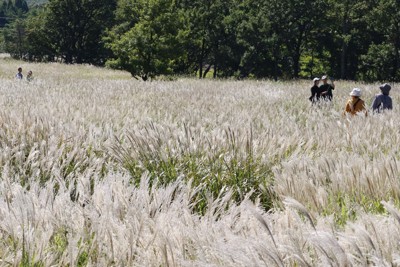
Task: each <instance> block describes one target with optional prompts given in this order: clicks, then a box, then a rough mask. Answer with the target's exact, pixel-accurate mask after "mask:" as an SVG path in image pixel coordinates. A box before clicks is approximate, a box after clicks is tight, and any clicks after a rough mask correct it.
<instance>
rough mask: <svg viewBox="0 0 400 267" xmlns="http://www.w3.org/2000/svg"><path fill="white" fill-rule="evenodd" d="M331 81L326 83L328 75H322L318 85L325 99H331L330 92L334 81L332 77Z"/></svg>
mask: <svg viewBox="0 0 400 267" xmlns="http://www.w3.org/2000/svg"><path fill="white" fill-rule="evenodd" d="M330 80H331V83H330V84H329V83H328V76H327V75H324V76H322V78H321V81H322V84H321V86H320V87H319V89H320V91H321V96H322V97H323V98H324V99H325V100H329V101H331V100H332V98H333V94H332V90H335V83H334V82H333V80H332V79H330Z"/></svg>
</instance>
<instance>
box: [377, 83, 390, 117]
mask: <svg viewBox="0 0 400 267" xmlns="http://www.w3.org/2000/svg"><path fill="white" fill-rule="evenodd" d="M379 89H381V93H380V94H378V95H375V98H374V101H373V102H372V111H373V112H376V113H379V112H381V111H383V110H391V109H393V104H392V98H391V97H390V96H389V92H390V89H392V87H391V86H390V85H389V84H387V83H385V84H382V85H381V86H379Z"/></svg>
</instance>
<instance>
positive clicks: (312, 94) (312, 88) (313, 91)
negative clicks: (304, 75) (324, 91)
mask: <svg viewBox="0 0 400 267" xmlns="http://www.w3.org/2000/svg"><path fill="white" fill-rule="evenodd" d="M316 94H317V92H316V91H315V90H314V86H313V87H311V96H310V98H308V99H309V100H310V101H314V99H315V96H316Z"/></svg>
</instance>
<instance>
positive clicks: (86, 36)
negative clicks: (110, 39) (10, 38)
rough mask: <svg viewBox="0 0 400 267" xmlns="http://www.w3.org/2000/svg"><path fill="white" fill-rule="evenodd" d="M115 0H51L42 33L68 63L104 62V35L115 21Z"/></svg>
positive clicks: (58, 54)
mask: <svg viewBox="0 0 400 267" xmlns="http://www.w3.org/2000/svg"><path fill="white" fill-rule="evenodd" d="M115 7H116V0H50V1H49V2H48V3H47V5H46V15H45V17H44V20H45V27H44V29H43V30H44V33H43V35H44V36H46V39H48V40H49V41H50V42H51V43H52V45H53V49H54V51H53V53H54V54H56V55H57V56H59V57H60V58H62V59H63V61H64V62H66V63H92V64H100V65H101V64H103V63H104V61H105V58H106V57H107V56H108V54H107V51H106V50H105V49H104V45H103V43H102V36H103V34H104V32H105V30H106V29H107V27H111V26H112V23H113V12H114V10H115Z"/></svg>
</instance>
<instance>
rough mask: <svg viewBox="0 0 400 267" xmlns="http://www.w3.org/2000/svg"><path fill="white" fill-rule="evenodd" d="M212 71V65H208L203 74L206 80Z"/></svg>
mask: <svg viewBox="0 0 400 267" xmlns="http://www.w3.org/2000/svg"><path fill="white" fill-rule="evenodd" d="M210 69H211V65H208V66H207V68H206V70H205V71H204V73H203V78H205V77H206V76H207V73H208V72H209V71H210Z"/></svg>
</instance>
